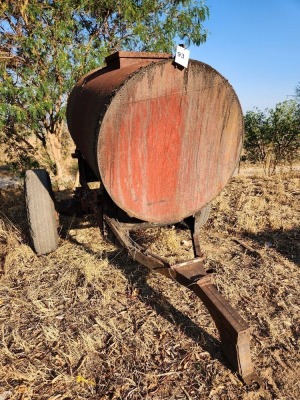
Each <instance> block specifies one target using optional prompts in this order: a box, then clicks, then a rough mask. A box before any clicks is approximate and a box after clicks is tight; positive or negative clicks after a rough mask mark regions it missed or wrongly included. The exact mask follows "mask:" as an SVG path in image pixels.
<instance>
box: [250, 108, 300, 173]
mask: <svg viewBox="0 0 300 400" xmlns="http://www.w3.org/2000/svg"><path fill="white" fill-rule="evenodd" d="M245 130H246V135H245V142H244V148H245V151H246V155H247V158H248V159H249V160H250V161H252V162H261V163H262V164H263V166H264V169H265V171H266V173H268V174H270V173H273V172H275V170H276V166H277V165H279V164H280V163H282V162H288V163H292V162H293V160H295V159H296V158H297V157H298V155H299V154H298V152H299V147H300V141H299V138H300V105H299V103H298V102H297V101H296V100H287V101H284V102H282V103H278V104H277V105H276V107H275V108H274V109H270V110H268V109H267V110H265V112H262V111H260V110H258V109H256V110H254V111H248V112H247V113H246V115H245Z"/></svg>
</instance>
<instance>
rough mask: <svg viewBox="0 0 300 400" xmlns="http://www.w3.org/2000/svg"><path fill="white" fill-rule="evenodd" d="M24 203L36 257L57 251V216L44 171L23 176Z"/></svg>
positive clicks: (29, 172)
mask: <svg viewBox="0 0 300 400" xmlns="http://www.w3.org/2000/svg"><path fill="white" fill-rule="evenodd" d="M25 201H26V209H27V219H28V224H29V230H30V236H31V240H32V244H33V248H34V250H35V252H36V253H37V254H38V255H41V254H47V253H51V252H52V251H54V250H56V249H57V246H58V233H57V228H58V226H57V215H56V211H55V207H54V196H53V192H52V186H51V181H50V177H49V174H48V172H47V171H46V170H44V169H34V170H28V171H26V174H25Z"/></svg>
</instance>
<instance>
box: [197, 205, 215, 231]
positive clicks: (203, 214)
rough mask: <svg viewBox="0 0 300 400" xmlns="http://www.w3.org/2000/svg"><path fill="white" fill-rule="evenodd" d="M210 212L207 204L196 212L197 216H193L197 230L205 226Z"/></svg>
mask: <svg viewBox="0 0 300 400" xmlns="http://www.w3.org/2000/svg"><path fill="white" fill-rule="evenodd" d="M210 210H211V204H210V203H208V204H206V206H204V207H203V208H202V209H201V210H200V211H199V212H197V214H196V215H195V218H196V224H197V229H200V228H202V226H203V225H205V224H206V222H207V220H208V218H209V215H210Z"/></svg>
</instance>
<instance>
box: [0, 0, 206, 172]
mask: <svg viewBox="0 0 300 400" xmlns="http://www.w3.org/2000/svg"><path fill="white" fill-rule="evenodd" d="M0 4H1V8H0V35H1V43H0V68H1V75H0V79H1V82H0V97H1V98H2V99H4V101H2V102H1V104H0V112H1V119H0V132H2V133H0V134H1V136H0V140H2V141H5V142H6V144H8V149H9V151H10V152H11V153H14V154H15V155H16V154H17V156H18V160H19V164H20V166H22V164H28V163H30V162H31V163H32V162H34V163H36V162H37V160H43V161H42V162H43V163H44V164H47V163H48V165H50V166H51V168H52V171H53V172H54V173H55V174H57V175H58V176H59V177H60V178H61V177H62V152H63V151H62V149H61V143H62V139H63V135H64V132H65V129H64V115H65V107H66V100H67V95H68V93H69V91H70V89H71V88H72V87H73V85H74V83H75V82H76V80H77V79H78V78H79V77H80V76H81V75H83V74H84V73H86V72H87V71H89V70H91V69H93V68H95V67H96V66H101V65H102V64H103V60H104V57H106V56H107V55H108V54H110V53H112V52H114V51H118V50H134V51H155V52H156V51H167V52H168V51H172V49H173V46H174V41H175V40H176V39H177V40H178V39H180V40H181V41H183V40H184V41H185V42H186V44H189V43H194V44H196V45H199V44H200V43H202V42H204V41H205V40H206V36H207V32H206V31H205V30H204V29H203V26H202V25H203V21H205V19H206V18H207V17H208V14H209V10H208V7H207V6H205V5H204V4H203V3H202V2H201V1H197V0H182V1H178V0H171V1H163V0H118V1H116V0H102V1H95V0H55V1H54V0H30V1H28V0H20V1H13V0H6V1H2V2H1V3H0ZM1 55H2V62H1ZM33 135H34V138H35V140H33V139H32V137H33ZM39 162H41V161H39Z"/></svg>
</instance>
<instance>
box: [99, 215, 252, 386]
mask: <svg viewBox="0 0 300 400" xmlns="http://www.w3.org/2000/svg"><path fill="white" fill-rule="evenodd" d="M103 219H104V224H105V225H106V226H107V227H108V228H109V230H110V232H111V233H113V235H114V237H115V238H116V240H117V242H118V244H119V245H120V246H121V247H124V248H126V249H127V251H128V253H129V255H130V257H131V258H132V259H133V260H136V261H138V262H139V263H140V264H142V265H144V266H146V267H147V268H149V269H150V270H153V271H157V272H159V273H161V274H163V275H165V276H166V277H168V278H172V279H175V280H176V281H177V282H179V283H180V284H182V285H183V286H185V287H187V288H189V289H190V290H192V291H193V292H194V293H195V294H196V295H197V296H198V297H200V299H201V300H202V302H203V303H204V305H205V306H206V308H207V309H208V311H209V313H210V315H211V317H212V318H213V320H214V322H215V324H216V327H217V329H218V331H219V334H220V339H221V347H222V350H223V353H224V356H225V357H226V359H227V360H228V362H229V363H230V365H231V367H232V368H233V369H234V370H235V371H237V373H238V375H239V376H240V378H241V379H242V380H243V381H244V382H245V383H246V384H250V383H252V382H253V381H256V382H257V381H258V379H257V377H256V375H255V373H254V369H253V365H252V362H251V355H250V327H249V325H248V324H247V323H246V322H245V321H244V319H243V318H242V317H241V316H240V315H239V314H238V313H237V311H236V310H235V309H234V308H233V307H231V305H230V304H229V303H228V302H227V300H226V299H225V298H224V297H223V296H222V295H221V294H220V293H219V292H218V290H217V288H216V287H215V286H214V284H213V279H212V278H213V277H212V274H209V273H207V272H206V270H205V268H204V257H203V254H202V252H201V250H200V244H199V236H198V235H199V233H198V231H199V229H198V221H197V216H196V217H195V218H194V217H190V219H189V221H187V224H188V225H189V227H190V229H191V234H192V240H193V247H194V253H195V258H194V259H192V260H189V261H185V262H180V263H177V264H174V265H171V264H170V263H169V262H168V260H166V259H165V258H163V257H160V256H158V255H156V254H153V253H150V252H149V251H147V250H144V249H142V248H141V247H140V246H139V245H138V244H136V243H134V242H133V241H132V240H131V238H130V231H134V230H138V229H143V227H144V228H145V227H149V226H152V227H153V224H147V223H145V224H143V223H122V222H119V221H118V220H116V219H114V218H110V217H108V216H105V215H104V216H103Z"/></svg>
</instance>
